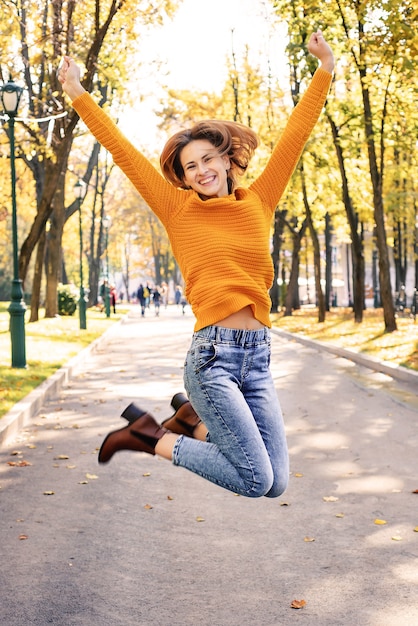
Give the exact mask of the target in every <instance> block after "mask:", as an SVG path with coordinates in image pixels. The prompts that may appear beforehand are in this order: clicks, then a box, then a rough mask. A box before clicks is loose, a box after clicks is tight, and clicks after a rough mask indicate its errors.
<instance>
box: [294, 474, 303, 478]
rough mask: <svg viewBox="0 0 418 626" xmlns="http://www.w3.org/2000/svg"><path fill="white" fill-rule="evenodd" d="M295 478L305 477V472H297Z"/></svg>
mask: <svg viewBox="0 0 418 626" xmlns="http://www.w3.org/2000/svg"><path fill="white" fill-rule="evenodd" d="M295 478H303V474H299V473H297V474H295Z"/></svg>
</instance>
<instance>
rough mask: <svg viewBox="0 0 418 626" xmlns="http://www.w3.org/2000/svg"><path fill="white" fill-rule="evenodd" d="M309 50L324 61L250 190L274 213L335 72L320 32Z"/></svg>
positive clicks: (329, 53)
mask: <svg viewBox="0 0 418 626" xmlns="http://www.w3.org/2000/svg"><path fill="white" fill-rule="evenodd" d="M308 50H309V52H311V54H313V55H314V56H316V57H317V58H318V59H319V60H320V61H321V67H320V68H318V69H317V71H316V72H315V74H314V76H313V78H312V80H311V83H310V85H309V87H308V89H307V90H306V91H305V93H304V94H303V96H302V98H301V100H300V101H299V103H298V105H297V106H296V107H295V108H294V109H293V111H292V114H291V115H290V118H289V120H288V122H287V124H286V127H285V129H284V131H283V133H282V135H281V137H280V139H279V141H278V142H277V144H276V146H275V148H274V150H273V153H272V155H271V157H270V159H269V161H268V163H267V165H266V167H265V169H264V171H263V172H262V173H261V175H260V176H259V177H258V178H257V180H255V181H254V182H253V183H252V185H251V186H250V189H252V190H253V191H255V192H256V193H257V194H258V195H259V196H260V198H261V199H262V200H263V201H264V202H265V203H266V205H267V206H268V207H269V208H270V211H273V210H274V208H275V206H276V205H277V203H278V202H279V200H280V198H281V196H282V194H283V192H284V190H285V188H286V186H287V184H288V182H289V180H290V178H291V176H292V174H293V171H294V169H295V167H296V165H297V163H298V161H299V158H300V156H301V154H302V151H303V149H304V147H305V144H306V142H307V140H308V138H309V135H310V134H311V132H312V130H313V128H314V126H315V124H316V122H317V121H318V118H319V116H320V113H321V111H322V108H323V106H324V104H325V100H326V97H327V95H328V90H329V87H330V84H331V80H332V71H333V69H334V55H333V53H332V50H331V48H330V47H329V45H328V44H327V42H326V41H325V39H324V37H323V35H322V33H321V32H320V31H318V32H316V33H314V34H313V35H312V36H311V38H310V40H309V44H308Z"/></svg>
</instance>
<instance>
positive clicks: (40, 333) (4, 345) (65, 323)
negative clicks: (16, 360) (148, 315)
mask: <svg viewBox="0 0 418 626" xmlns="http://www.w3.org/2000/svg"><path fill="white" fill-rule="evenodd" d="M7 308H8V303H7V302H1V303H0V418H1V417H2V416H3V415H5V413H7V411H9V410H10V409H11V408H12V407H13V405H14V404H16V402H18V401H19V400H21V399H22V398H24V397H25V396H26V395H27V394H28V393H30V392H31V391H32V390H33V389H35V388H36V387H37V386H38V385H40V383H41V382H42V381H44V380H45V379H46V378H49V376H51V375H52V374H53V373H54V372H56V371H57V370H58V369H59V368H60V367H62V366H63V365H64V364H65V363H67V362H68V361H69V360H70V359H71V358H72V357H73V356H75V355H76V354H78V353H79V352H80V351H81V350H83V349H84V348H86V347H87V346H88V345H90V344H91V343H92V342H93V341H94V340H95V339H97V338H98V337H100V336H101V335H102V334H103V333H104V332H105V331H106V330H107V329H108V328H109V326H111V325H112V324H114V323H115V322H116V321H118V320H120V319H121V317H123V315H124V314H125V313H126V312H127V309H123V308H121V307H119V310H118V312H117V313H116V314H113V313H112V314H111V316H110V318H107V317H106V315H105V314H104V313H102V312H100V311H99V310H98V309H88V310H87V329H86V330H80V327H79V317H78V312H77V311H76V313H75V315H73V316H70V317H65V316H63V317H54V318H49V319H45V318H43V319H40V320H39V321H38V322H34V323H31V324H29V323H26V324H25V336H26V362H27V367H26V368H12V367H11V343H10V332H9V313H8V311H7ZM43 314H44V312H43V311H40V316H41V317H42V315H43ZM26 315H27V317H29V311H27V314H26Z"/></svg>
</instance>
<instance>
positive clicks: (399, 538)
mask: <svg viewBox="0 0 418 626" xmlns="http://www.w3.org/2000/svg"><path fill="white" fill-rule="evenodd" d="M392 541H402V537H400V536H399V535H394V536H393V537H392Z"/></svg>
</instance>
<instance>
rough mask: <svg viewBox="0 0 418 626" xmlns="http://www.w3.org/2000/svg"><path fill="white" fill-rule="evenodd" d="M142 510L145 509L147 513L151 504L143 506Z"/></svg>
mask: <svg viewBox="0 0 418 626" xmlns="http://www.w3.org/2000/svg"><path fill="white" fill-rule="evenodd" d="M144 509H146V510H147V511H149V510H150V509H152V505H151V504H146V505H145V506H144Z"/></svg>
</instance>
